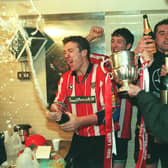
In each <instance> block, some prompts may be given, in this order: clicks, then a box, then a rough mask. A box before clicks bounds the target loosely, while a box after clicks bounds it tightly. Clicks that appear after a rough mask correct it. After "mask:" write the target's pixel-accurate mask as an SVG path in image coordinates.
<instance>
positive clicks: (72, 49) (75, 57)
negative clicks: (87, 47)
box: [64, 42, 84, 72]
mask: <svg viewBox="0 0 168 168" xmlns="http://www.w3.org/2000/svg"><path fill="white" fill-rule="evenodd" d="M64 57H65V61H66V62H67V64H68V65H69V67H70V69H71V70H72V71H76V72H78V71H80V69H81V67H82V65H83V62H84V59H83V52H82V51H80V50H79V48H78V44H77V43H75V42H68V43H66V44H65V45H64Z"/></svg>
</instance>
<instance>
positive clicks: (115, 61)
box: [87, 26, 137, 168]
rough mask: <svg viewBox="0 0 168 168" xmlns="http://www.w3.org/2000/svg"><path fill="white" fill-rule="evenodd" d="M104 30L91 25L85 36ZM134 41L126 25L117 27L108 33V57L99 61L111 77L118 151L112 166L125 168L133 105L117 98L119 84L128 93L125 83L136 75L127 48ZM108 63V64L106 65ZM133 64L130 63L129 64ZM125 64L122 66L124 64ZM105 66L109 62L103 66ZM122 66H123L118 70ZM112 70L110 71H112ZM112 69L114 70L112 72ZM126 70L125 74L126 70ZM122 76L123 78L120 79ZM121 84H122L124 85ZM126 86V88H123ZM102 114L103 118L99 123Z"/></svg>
mask: <svg viewBox="0 0 168 168" xmlns="http://www.w3.org/2000/svg"><path fill="white" fill-rule="evenodd" d="M103 32H104V30H103V29H102V28H101V27H97V26H93V27H92V28H91V30H90V32H89V35H88V36H87V39H88V40H89V41H91V40H93V39H95V38H97V37H101V36H102V35H103ZM133 42H134V35H133V34H132V33H131V32H130V31H129V30H128V29H126V28H120V29H116V30H115V31H114V32H113V33H112V34H111V52H112V55H111V56H110V57H105V59H106V60H105V61H103V60H102V62H101V65H102V69H103V70H104V71H105V70H107V71H109V73H111V74H112V76H113V77H114V78H113V79H112V80H111V82H112V86H113V87H112V91H113V95H112V100H113V121H114V127H115V135H116V148H117V154H116V155H113V168H125V167H126V161H127V155H128V141H129V140H130V139H131V116H132V105H131V102H130V100H129V98H127V99H126V98H119V97H118V93H119V92H118V89H119V86H120V88H122V89H120V90H121V92H123V93H125V95H126V93H127V90H128V83H129V82H130V81H131V80H135V79H136V78H137V69H136V63H135V62H136V61H135V59H134V53H133V52H131V51H129V50H130V49H131V47H132V45H133ZM106 62H107V63H109V62H110V66H109V64H106ZM131 63H132V66H128V65H129V64H131ZM124 64H125V65H124ZM104 65H108V66H106V67H104ZM119 67H122V69H119ZM112 71H113V72H112ZM114 71H115V72H114ZM126 72H127V73H126ZM123 79H124V80H123ZM123 83H124V84H123ZM125 89H126V90H125ZM103 121H104V117H102V122H103Z"/></svg>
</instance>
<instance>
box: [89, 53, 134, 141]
mask: <svg viewBox="0 0 168 168" xmlns="http://www.w3.org/2000/svg"><path fill="white" fill-rule="evenodd" d="M106 59H109V56H106V55H103V54H96V53H91V55H90V60H91V62H92V63H96V64H101V62H102V61H104V60H106ZM113 94H114V96H115V100H114V99H113V104H115V103H116V104H118V103H117V102H114V101H116V100H118V99H119V98H118V96H117V87H116V85H114V84H113ZM113 108H115V107H113ZM131 119H132V104H131V102H130V100H129V99H125V98H122V99H120V117H119V120H118V121H115V122H114V125H115V130H117V131H118V134H117V136H118V137H119V138H123V139H131Z"/></svg>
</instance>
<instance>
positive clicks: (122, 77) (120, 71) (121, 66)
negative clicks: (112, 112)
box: [101, 50, 138, 96]
mask: <svg viewBox="0 0 168 168" xmlns="http://www.w3.org/2000/svg"><path fill="white" fill-rule="evenodd" d="M105 62H110V65H111V78H112V80H115V81H116V82H117V83H119V84H120V87H119V89H118V91H117V93H118V95H119V96H124V95H126V96H127V92H128V90H129V83H132V82H133V81H135V80H136V79H137V78H138V67H137V66H136V63H135V59H134V52H131V51H125V50H124V51H120V52H116V53H113V54H112V55H111V56H110V58H109V60H105V61H104V62H102V64H101V66H102V68H103V69H104V65H105V64H104V63H105Z"/></svg>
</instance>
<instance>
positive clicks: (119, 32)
mask: <svg viewBox="0 0 168 168" xmlns="http://www.w3.org/2000/svg"><path fill="white" fill-rule="evenodd" d="M111 36H112V37H113V36H122V37H123V38H124V39H125V41H126V44H127V45H128V44H129V43H130V44H131V46H132V45H133V42H134V35H133V34H132V33H131V32H130V31H129V30H128V29H127V28H119V29H116V30H114V32H113V33H112V34H111Z"/></svg>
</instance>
